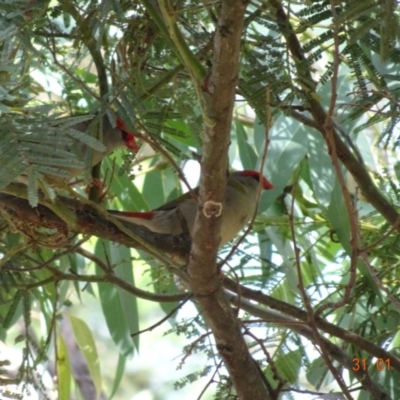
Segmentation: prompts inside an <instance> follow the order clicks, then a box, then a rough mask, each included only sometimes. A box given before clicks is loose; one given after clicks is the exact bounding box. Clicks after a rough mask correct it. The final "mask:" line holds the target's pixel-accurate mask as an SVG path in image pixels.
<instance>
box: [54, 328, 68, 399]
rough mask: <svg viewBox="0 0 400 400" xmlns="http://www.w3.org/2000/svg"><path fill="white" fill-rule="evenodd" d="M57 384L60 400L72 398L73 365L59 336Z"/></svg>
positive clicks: (58, 335)
mask: <svg viewBox="0 0 400 400" xmlns="http://www.w3.org/2000/svg"><path fill="white" fill-rule="evenodd" d="M56 363H57V381H58V382H57V383H58V396H59V399H70V398H71V376H72V373H71V365H70V362H69V356H68V351H67V347H66V345H65V342H64V339H63V337H62V336H61V335H60V334H57V357H56Z"/></svg>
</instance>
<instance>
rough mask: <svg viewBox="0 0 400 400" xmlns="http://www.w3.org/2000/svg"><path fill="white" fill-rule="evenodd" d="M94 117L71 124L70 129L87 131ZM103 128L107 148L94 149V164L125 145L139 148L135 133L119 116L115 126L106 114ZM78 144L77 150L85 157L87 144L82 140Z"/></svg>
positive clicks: (135, 149) (103, 138) (135, 148)
mask: <svg viewBox="0 0 400 400" xmlns="http://www.w3.org/2000/svg"><path fill="white" fill-rule="evenodd" d="M93 118H95V117H93ZM93 118H92V119H89V120H86V121H82V122H78V123H77V124H75V125H72V126H70V127H69V129H74V130H77V131H81V132H87V131H88V129H89V126H90V125H91V124H92V121H93ZM102 129H103V135H102V137H101V138H102V142H103V144H104V147H105V150H104V151H97V150H93V158H92V166H95V165H96V164H98V163H99V162H100V161H101V160H102V159H103V158H104V157H106V156H108V155H109V154H111V153H112V152H113V151H114V150H117V149H120V148H122V147H124V146H125V147H128V148H130V149H132V150H133V151H135V152H137V151H138V150H139V147H138V145H137V143H136V141H135V136H134V134H133V133H130V132H128V131H127V130H126V127H125V125H124V123H123V122H122V121H121V120H120V119H119V118H117V119H116V126H115V127H113V126H112V125H111V123H110V120H109V118H108V116H107V115H104V116H103V121H102ZM76 145H77V147H76V149H75V150H76V151H77V152H78V154H79V155H81V156H82V159H83V157H84V155H85V151H86V149H87V146H86V145H85V144H84V143H82V142H79V143H78V140H77V141H76ZM79 172H82V171H78V173H79Z"/></svg>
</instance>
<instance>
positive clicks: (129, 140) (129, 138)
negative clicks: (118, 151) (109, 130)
mask: <svg viewBox="0 0 400 400" xmlns="http://www.w3.org/2000/svg"><path fill="white" fill-rule="evenodd" d="M116 125H117V128H118V129H121V131H122V132H123V133H125V136H124V140H125V144H126V147H129V148H130V149H132V150H133V151H135V152H136V153H137V152H138V151H139V147H138V145H137V143H136V140H135V135H134V134H133V133H130V132H128V131H127V129H126V127H125V124H124V123H123V122H122V121H121V120H120V119H119V118H117V121H116Z"/></svg>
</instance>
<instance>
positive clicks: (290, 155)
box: [259, 117, 308, 212]
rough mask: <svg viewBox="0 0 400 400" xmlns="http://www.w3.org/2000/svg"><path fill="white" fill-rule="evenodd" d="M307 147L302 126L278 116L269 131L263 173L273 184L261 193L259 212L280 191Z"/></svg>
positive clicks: (288, 180)
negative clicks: (271, 187) (268, 143)
mask: <svg viewBox="0 0 400 400" xmlns="http://www.w3.org/2000/svg"><path fill="white" fill-rule="evenodd" d="M264 140H265V138H264ZM307 149H308V141H307V134H306V131H305V129H304V127H303V126H301V125H300V124H299V123H298V122H297V121H287V119H286V118H283V117H282V118H279V120H278V121H277V123H276V125H275V126H274V129H273V130H271V132H270V145H269V148H268V156H267V162H266V166H265V173H264V175H265V176H266V177H267V179H268V180H269V181H270V182H271V183H272V184H273V185H274V189H273V190H268V191H266V192H264V193H263V195H262V197H261V201H260V206H259V212H263V211H265V210H266V209H267V208H268V207H269V206H270V205H271V204H272V203H273V202H274V201H275V199H276V198H277V197H278V196H279V195H280V194H281V193H282V191H283V189H284V188H285V186H286V185H287V184H288V183H289V182H290V180H291V178H292V176H293V173H294V171H295V170H296V169H297V167H298V166H299V164H300V162H301V160H302V159H303V158H304V156H305V155H306V152H307Z"/></svg>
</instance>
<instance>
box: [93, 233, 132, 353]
mask: <svg viewBox="0 0 400 400" xmlns="http://www.w3.org/2000/svg"><path fill="white" fill-rule="evenodd" d="M104 251H106V254H107V256H106V255H105V254H104ZM95 254H96V256H97V257H99V258H100V259H101V260H102V261H103V262H104V263H106V264H107V263H108V262H111V261H112V255H111V251H110V245H109V242H107V241H100V240H98V241H97V243H96V247H95ZM96 272H97V274H99V275H103V271H101V270H100V268H99V267H97V266H96ZM98 287H99V296H100V301H101V307H102V309H103V313H104V318H105V320H106V324H107V327H108V330H109V332H110V335H111V337H112V339H113V341H114V343H115V344H116V346H117V347H118V349H119V352H120V353H121V354H122V355H123V356H125V357H126V356H128V355H130V354H132V353H133V351H134V343H133V340H132V338H131V336H130V334H131V331H130V327H129V324H128V321H127V320H126V317H125V315H126V310H125V309H124V306H123V305H122V303H121V298H120V294H119V290H118V288H117V287H116V286H114V285H111V284H108V283H98ZM134 310H135V309H134ZM134 312H135V311H134Z"/></svg>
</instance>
